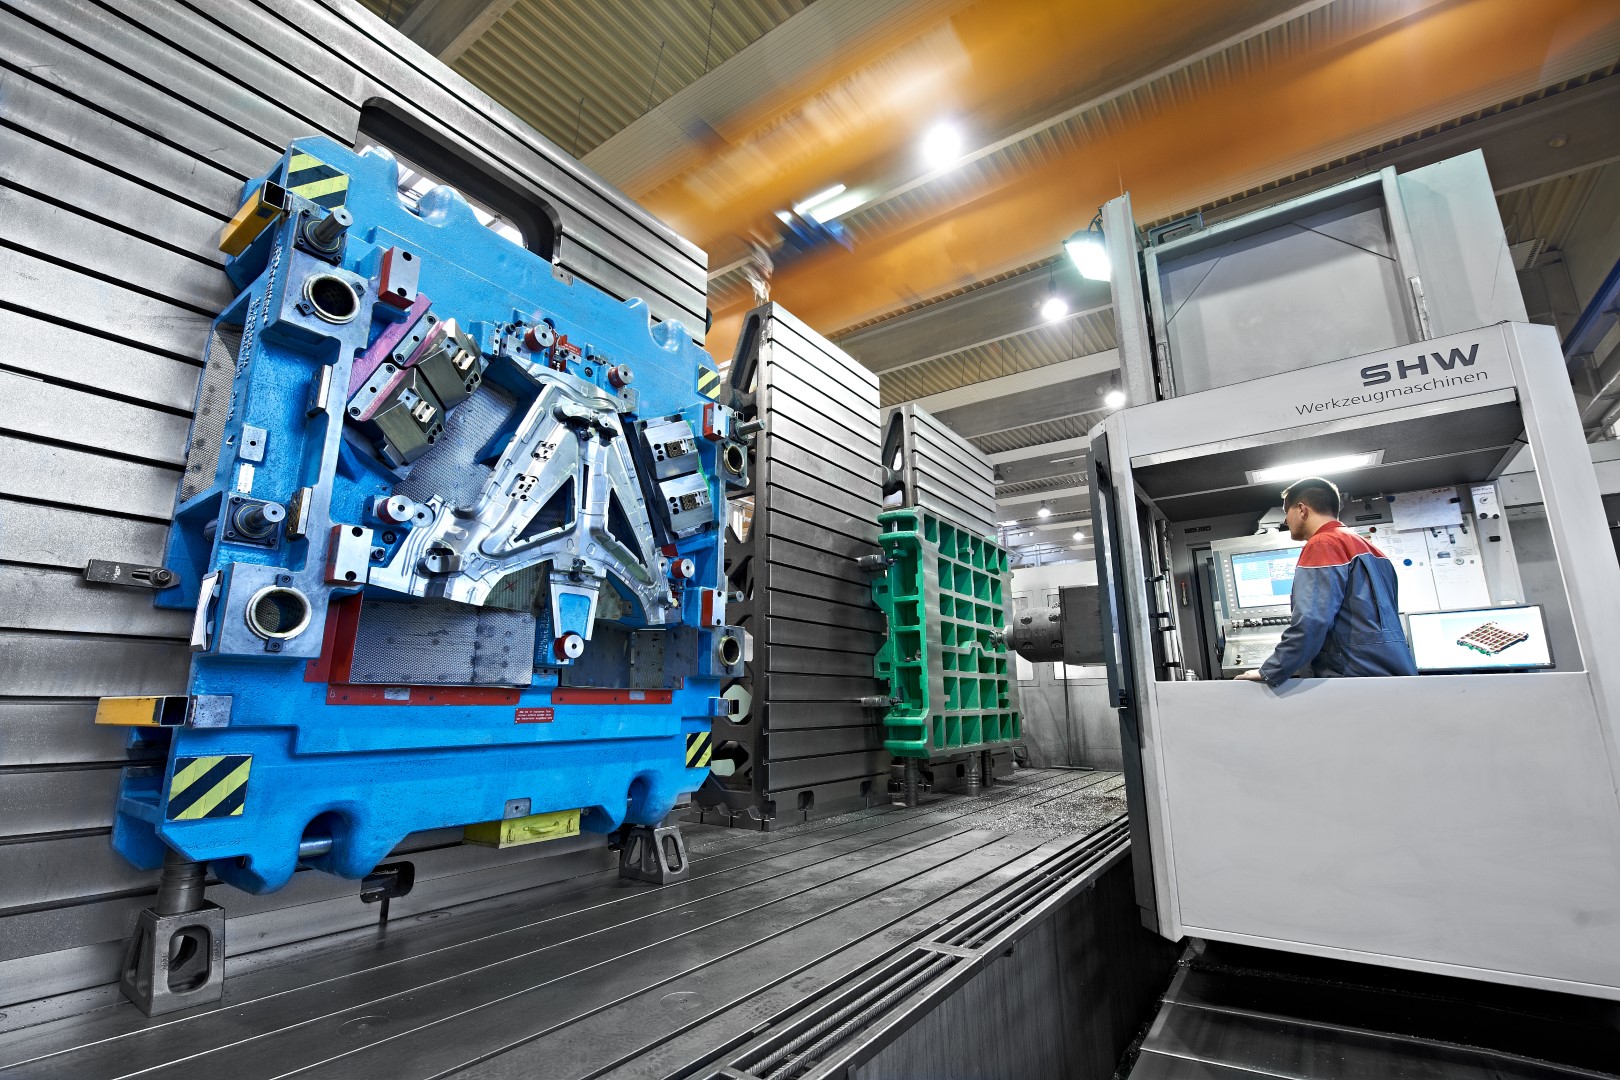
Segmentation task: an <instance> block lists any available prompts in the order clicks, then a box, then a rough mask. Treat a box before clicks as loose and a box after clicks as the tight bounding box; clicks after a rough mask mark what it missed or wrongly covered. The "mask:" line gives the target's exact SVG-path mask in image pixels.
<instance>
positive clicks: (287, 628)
mask: <svg viewBox="0 0 1620 1080" xmlns="http://www.w3.org/2000/svg"><path fill="white" fill-rule="evenodd" d="M309 619H310V607H309V599H308V598H307V597H305V596H304V594H303V593H301V592H299V591H298V590H297V589H290V588H284V587H282V586H280V585H267V586H265V587H264V588H262V589H260V590H259V591H258V592H256V593H254V594H253V597H252V599H250V600H249V601H248V605H247V625H248V629H249V630H251V631H253V632H254V633H255V634H257V635H259V636H260V637H262V638H264V639H265V640H267V641H269V640H274V641H285V640H287V639H288V638H294V637H297V636H298V635H299V634H302V633H303V632H304V630H305V628H306V627H308V626H309Z"/></svg>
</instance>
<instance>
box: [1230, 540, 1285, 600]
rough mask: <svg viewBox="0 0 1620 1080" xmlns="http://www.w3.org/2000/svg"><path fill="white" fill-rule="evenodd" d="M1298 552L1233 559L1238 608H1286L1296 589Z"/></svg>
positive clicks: (1249, 554) (1251, 553)
mask: <svg viewBox="0 0 1620 1080" xmlns="http://www.w3.org/2000/svg"><path fill="white" fill-rule="evenodd" d="M1297 562H1299V548H1283V549H1281V550H1279V551H1247V552H1243V553H1242V554H1238V555H1233V556H1232V579H1233V581H1234V582H1236V584H1237V606H1238V607H1243V608H1258V607H1284V606H1286V605H1287V604H1288V597H1289V593H1291V592H1292V591H1293V588H1294V564H1295V563H1297Z"/></svg>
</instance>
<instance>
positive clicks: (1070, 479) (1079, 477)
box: [996, 472, 1086, 498]
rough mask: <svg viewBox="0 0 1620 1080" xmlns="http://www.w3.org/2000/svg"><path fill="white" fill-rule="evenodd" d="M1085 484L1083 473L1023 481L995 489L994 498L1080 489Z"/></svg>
mask: <svg viewBox="0 0 1620 1080" xmlns="http://www.w3.org/2000/svg"><path fill="white" fill-rule="evenodd" d="M1085 482H1086V474H1085V473H1083V472H1072V473H1064V474H1063V475H1062V476H1047V477H1043V478H1042V479H1040V480H1024V481H1022V482H1020V483H1017V484H1002V485H1001V486H1000V487H998V488H996V496H997V497H998V498H1005V497H1006V496H1008V495H1034V494H1036V493H1037V492H1042V491H1059V490H1062V489H1065V488H1076V487H1080V486H1081V485H1083V484H1084V483H1085Z"/></svg>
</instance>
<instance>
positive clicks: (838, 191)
mask: <svg viewBox="0 0 1620 1080" xmlns="http://www.w3.org/2000/svg"><path fill="white" fill-rule="evenodd" d="M843 193H844V185H843V184H834V185H833V186H832V187H830V188H828V189H827V190H826V191H818V192H816V193H815V194H814V195H812V196H810V197H809V198H808V199H806V200H804V201H803V202H796V203H794V204H793V212H794V213H795V214H808V213H809V212H810V211H812V210H814V209H815V208H816V207H818V206H820V205H821V204H822V203H824V202H826V201H827V200H828V199H836V198H837V197H838V196H840V195H842V194H843Z"/></svg>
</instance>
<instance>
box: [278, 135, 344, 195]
mask: <svg viewBox="0 0 1620 1080" xmlns="http://www.w3.org/2000/svg"><path fill="white" fill-rule="evenodd" d="M282 186H283V187H285V188H286V189H287V190H288V191H290V192H292V193H293V194H294V195H302V196H303V197H304V198H306V199H308V200H309V201H310V202H313V203H315V204H316V205H318V206H324V207H326V209H328V210H330V209H332V208H333V207H334V206H342V205H343V204H344V203H345V202H347V201H348V198H349V176H348V174H347V173H343V172H339V171H338V170H337V169H334V168H332V166H330V165H328V164H327V163H326V162H324V161H322V160H321V159H320V158H318V157H314V156H313V155H310V154H304V153H300V152H298V151H296V150H295V151H294V152H293V156H292V160H291V161H289V162H287V182H286V183H285V184H283V185H282Z"/></svg>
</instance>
